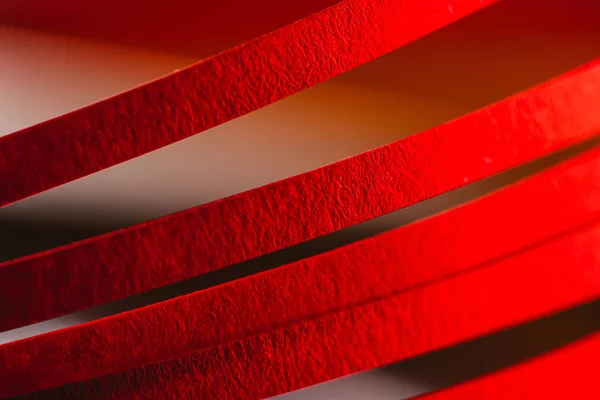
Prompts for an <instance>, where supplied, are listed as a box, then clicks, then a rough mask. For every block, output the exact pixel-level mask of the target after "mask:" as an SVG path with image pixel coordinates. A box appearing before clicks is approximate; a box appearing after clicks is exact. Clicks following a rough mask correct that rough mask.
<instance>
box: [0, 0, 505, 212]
mask: <svg viewBox="0 0 600 400" xmlns="http://www.w3.org/2000/svg"><path fill="white" fill-rule="evenodd" d="M495 1H496V0H409V1H397V0H382V1H375V2H374V1H371V0H347V1H343V2H341V3H339V4H337V5H335V6H333V7H331V8H328V9H326V10H323V11H321V12H319V13H316V14H314V15H312V16H310V17H307V18H305V19H302V20H300V21H298V22H296V23H294V24H292V25H288V26H286V27H284V28H282V29H279V30H277V31H275V32H273V33H271V34H268V35H265V36H262V37H260V38H258V39H256V40H254V41H251V42H248V43H247V44H245V45H242V46H239V47H235V48H233V49H231V50H229V51H227V52H224V53H221V54H219V55H217V56H215V57H212V58H210V59H207V60H205V61H202V62H200V63H198V64H195V65H194V66H192V67H189V68H187V69H184V70H182V71H179V72H176V73H174V74H171V75H169V76H166V77H164V78H162V79H159V80H156V81H154V82H152V83H149V84H146V85H143V86H140V87H138V88H136V89H133V90H131V91H128V92H125V93H122V94H120V95H117V96H115V97H112V98H109V99H107V100H104V101H101V102H99V103H96V104H94V105H91V106H89V107H85V108H83V109H80V110H77V111H74V112H72V113H70V114H66V115H63V116H61V117H58V118H56V119H52V120H49V121H46V122H44V123H41V124H39V125H35V126H33V127H30V128H27V129H24V130H22V131H19V132H17V133H15V134H12V135H9V136H5V137H2V138H0V182H2V185H1V186H0V206H2V205H6V204H9V203H11V202H14V201H17V200H20V199H23V198H25V197H28V196H31V195H34V194H36V193H39V192H42V191H44V190H47V189H50V188H53V187H55V186H58V185H61V184H63V183H66V182H69V181H72V180H74V179H77V178H81V177H83V176H86V175H88V174H91V173H93V172H96V171H99V170H102V169H104V168H107V167H110V166H112V165H115V164H118V163H120V162H123V161H126V160H129V159H131V158H134V157H137V156H139V155H142V154H144V153H148V152H149V151H152V150H155V149H158V148H160V147H163V146H166V145H168V144H170V143H173V142H176V141H178V140H181V139H183V138H185V137H188V136H191V135H194V134H196V133H198V132H201V131H204V130H206V129H209V128H211V127H214V126H216V125H219V124H221V123H223V122H226V121H228V120H231V119H233V118H236V117H239V116H241V115H243V114H246V113H248V112H250V111H254V110H256V109H258V108H260V107H263V106H265V105H267V104H270V103H272V102H274V101H277V100H279V99H281V98H283V97H285V96H288V95H290V94H293V93H296V92H298V91H300V90H302V89H305V88H307V87H309V86H312V85H315V84H317V83H319V82H322V81H325V80H327V79H329V78H331V77H333V76H336V75H339V74H341V73H343V72H345V71H347V70H349V69H350V68H353V67H356V66H358V65H360V64H363V63H365V62H367V61H370V60H372V59H374V58H376V57H378V56H381V55H383V54H385V53H387V52H389V51H391V50H394V49H396V48H398V47H400V46H402V45H404V44H406V43H408V42H410V41H413V40H415V39H417V38H419V37H421V36H423V35H425V34H427V33H429V32H432V31H434V30H436V29H439V28H440V27H442V26H444V25H447V24H449V23H451V22H453V21H455V20H457V19H459V18H461V17H463V16H465V15H467V14H470V13H472V12H474V11H476V10H478V9H480V8H482V7H484V6H486V5H488V4H491V3H494V2H495ZM365 38H368V40H365Z"/></svg>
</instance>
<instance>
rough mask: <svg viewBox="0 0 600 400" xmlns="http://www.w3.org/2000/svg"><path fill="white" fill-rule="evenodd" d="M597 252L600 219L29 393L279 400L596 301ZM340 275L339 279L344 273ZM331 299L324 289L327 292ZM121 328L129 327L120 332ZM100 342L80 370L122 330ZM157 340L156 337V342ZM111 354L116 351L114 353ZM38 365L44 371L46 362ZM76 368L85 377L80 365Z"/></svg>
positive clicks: (14, 386)
mask: <svg viewBox="0 0 600 400" xmlns="http://www.w3.org/2000/svg"><path fill="white" fill-rule="evenodd" d="M598 248H600V223H598V222H596V224H595V225H593V226H592V227H587V228H585V229H581V230H579V231H575V232H571V233H570V234H568V235H564V236H561V237H558V238H556V239H553V240H551V241H548V242H546V243H543V244H541V245H539V246H536V247H534V248H531V249H529V250H528V251H525V252H520V253H518V254H516V255H513V256H511V257H507V258H504V259H501V260H499V261H497V262H494V263H491V264H488V265H486V266H483V267H481V268H478V269H476V270H474V271H471V272H468V273H463V274H457V275H455V276H453V277H450V278H448V279H445V280H441V281H437V282H434V283H431V284H429V285H424V286H420V287H416V288H414V289H412V290H409V291H407V292H404V293H400V294H398V295H394V296H391V297H388V298H385V299H382V300H379V301H375V302H372V303H368V304H364V305H361V306H358V307H355V308H351V309H347V310H344V311H340V312H337V313H333V314H329V315H326V316H323V317H320V318H316V319H313V320H308V321H303V322H300V323H298V324H295V325H292V326H288V327H285V328H282V329H277V330H275V331H272V332H268V333H263V334H259V335H257V336H253V337H249V338H246V339H243V340H240V341H234V342H229V343H226V344H223V345H221V346H216V347H211V348H206V349H204V350H201V351H200V352H196V353H192V354H188V355H185V356H183V357H181V358H177V359H173V360H171V361H166V362H162V363H158V364H153V365H147V366H145V367H143V368H141V369H137V370H133V371H127V372H123V373H119V374H114V375H110V376H105V377H100V378H97V379H93V380H89V381H83V382H79V383H76V384H71V385H66V386H63V387H61V388H56V389H50V390H46V391H42V392H38V393H35V394H32V395H29V396H23V397H22V398H23V399H65V398H69V399H75V398H85V399H87V398H94V399H132V398H136V399H167V398H169V399H175V398H176V399H188V398H189V399H192V398H202V399H229V398H235V399H255V398H265V397H269V396H273V395H276V394H279V393H283V392H287V391H290V390H295V389H299V388H302V387H305V386H308V385H313V384H316V383H319V382H323V381H326V380H330V379H333V378H336V377H340V376H343V375H347V374H350V373H354V372H358V371H361V370H365V369H370V368H376V367H379V366H382V365H385V364H389V363H392V362H396V361H399V360H402V359H405V358H408V357H412V356H416V355H419V354H423V353H425V352H429V351H433V350H436V349H439V348H442V347H445V346H451V345H455V344H457V343H459V342H462V341H465V340H469V339H472V338H474V337H477V336H481V335H485V334H489V333H491V332H494V331H497V330H500V329H505V328H509V327H511V326H514V325H516V324H519V323H522V322H525V321H527V320H531V319H535V318H539V317H543V316H546V315H548V314H550V313H554V312H557V311H561V310H563V309H565V308H568V307H572V306H576V305H578V304H581V303H583V302H586V301H589V300H592V299H594V298H597V297H598V296H600V275H599V274H598V273H597V271H598V269H599V268H600V254H598ZM334 280H336V281H337V277H335V278H334ZM311 290H312V294H313V295H314V294H315V293H320V292H319V290H318V288H315V287H312V288H311ZM327 295H328V293H321V296H320V298H324V297H326V296H327ZM224 299H226V297H225V298H224ZM244 307H246V305H245V304H242V303H238V309H239V310H240V311H241V310H242V309H243V308H244ZM217 309H218V308H217ZM190 311H191V310H187V312H190ZM129 317H130V321H129V325H128V328H129V329H130V331H131V332H132V333H135V335H134V337H135V339H134V340H131V341H130V344H131V345H132V346H135V342H136V340H138V339H141V338H142V337H144V336H146V335H147V334H148V333H147V332H145V331H143V330H142V329H138V328H137V326H136V325H137V324H138V323H140V320H139V319H137V318H136V317H135V314H134V313H132V314H130V315H129ZM148 317H149V316H148ZM257 318H258V316H257ZM157 323H158V322H157ZM174 327H178V328H177V329H176V330H182V331H183V330H186V327H185V326H184V323H183V321H179V320H177V319H176V318H175V317H174V318H173V319H172V321H171V323H170V324H169V325H167V326H165V327H164V328H165V329H170V328H174ZM217 329H219V328H217ZM220 329H226V328H220ZM94 332H96V331H94V330H90V333H89V336H82V337H80V338H79V340H82V341H86V340H87V339H89V338H90V337H93V336H94V334H95V333H94ZM123 334H125V332H124V331H120V332H119V333H118V335H119V336H121V335H123ZM197 334H199V335H200V334H202V333H201V332H197ZM95 339H97V341H96V340H93V341H92V343H93V345H92V346H91V347H90V348H88V349H87V350H86V351H85V352H83V353H79V356H80V360H81V361H80V364H79V365H78V366H79V367H82V368H83V369H86V368H88V365H87V363H86V357H87V355H89V354H90V353H94V352H96V351H98V346H99V347H102V346H104V340H118V336H117V337H115V338H106V337H102V336H97V337H95ZM159 343H160V342H159V341H154V342H153V345H157V344H159ZM29 345H30V346H31V345H32V343H30V344H29ZM49 350H54V349H50V348H46V349H45V351H46V354H47V352H48V351H49ZM57 350H58V349H57ZM113 350H114V349H113ZM122 351H124V352H125V354H126V357H123V358H125V359H126V358H129V357H132V356H135V352H134V351H133V350H132V349H129V348H125V349H122ZM165 355H166V354H165ZM14 356H15V357H17V356H18V355H17V354H15V355H14ZM40 356H41V357H44V356H45V354H44V355H40ZM106 356H107V357H111V356H112V353H111V354H107V355H106ZM42 359H43V358H40V359H39V360H42ZM52 367H53V368H55V367H58V366H57V365H53V366H52ZM35 369H36V370H38V371H39V372H43V370H42V368H41V367H39V364H38V367H36V368H35ZM71 371H72V372H71V373H72V374H77V373H78V370H76V371H73V370H71ZM71 376H72V375H71ZM36 382H39V381H37V380H33V381H30V382H15V381H9V382H8V385H10V386H4V385H3V386H2V388H3V392H2V394H3V395H8V394H16V393H18V392H19V391H20V390H21V389H25V390H31V389H32V386H30V385H35V384H36ZM19 388H20V389H19Z"/></svg>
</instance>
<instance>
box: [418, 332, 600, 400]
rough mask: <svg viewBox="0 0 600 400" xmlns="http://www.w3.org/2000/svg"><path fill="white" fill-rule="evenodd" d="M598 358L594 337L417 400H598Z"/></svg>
mask: <svg viewBox="0 0 600 400" xmlns="http://www.w3.org/2000/svg"><path fill="white" fill-rule="evenodd" d="M599 357H600V333H596V334H594V335H592V336H590V337H587V338H585V339H582V340H578V341H577V342H575V343H572V344H569V345H568V346H565V347H563V348H560V349H557V350H554V351H552V352H550V353H547V354H544V355H542V356H539V357H537V358H535V359H533V360H530V361H527V362H524V363H520V364H517V365H515V366H513V367H511V368H507V369H503V370H500V371H498V372H496V373H493V374H490V375H487V376H485V377H483V378H479V379H475V380H472V381H469V382H466V383H463V384H460V385H457V386H454V387H452V388H449V389H445V390H442V391H439V392H434V393H431V394H428V395H425V396H421V397H418V399H420V400H451V399H461V400H462V399H471V400H476V399H486V400H494V399H498V400H500V399H515V398H518V399H546V400H551V399H593V398H598V397H600V386H598V358H599Z"/></svg>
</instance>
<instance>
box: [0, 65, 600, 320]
mask: <svg viewBox="0 0 600 400" xmlns="http://www.w3.org/2000/svg"><path fill="white" fill-rule="evenodd" d="M598 103H600V60H596V61H594V62H592V63H590V64H588V65H586V66H584V67H582V68H579V69H577V70H575V71H572V72H570V73H568V74H566V75H565V76H562V77H560V78H558V79H555V80H552V81H550V82H549V83H547V84H544V85H541V86H539V87H537V88H535V89H532V90H530V91H527V92H525V93H522V94H519V95H517V96H515V97H513V98H510V99H508V100H505V101H502V102H499V103H497V104H495V105H492V106H489V107H487V108H485V109H483V110H480V111H477V112H475V113H472V114H469V115H467V116H465V117H463V118H460V119H458V120H455V121H452V122H450V123H447V124H444V125H442V126H440V127H437V128H435V129H431V130H429V131H426V132H423V133H421V134H418V135H414V136H411V137H409V138H407V139H404V140H401V141H398V142H396V143H394V144H391V145H388V146H385V147H382V148H379V149H376V150H374V151H371V152H367V153H364V154H361V155H359V156H356V157H353V158H350V159H347V160H343V161H340V162H337V163H335V164H332V165H329V166H326V167H324V168H321V169H318V170H315V171H312V172H308V173H305V174H302V175H299V176H296V177H293V178H290V179H287V180H284V181H280V182H276V183H274V184H271V185H267V186H265V187H261V188H259V189H256V190H252V191H249V192H246V193H243V194H241V195H237V196H233V197H230V198H226V199H223V200H220V201H217V202H213V203H210V204H207V205H204V206H200V207H197V208H194V209H190V210H188V211H185V212H182V213H178V214H174V215H172V216H168V217H165V218H162V219H158V220H155V221H152V222H149V223H144V224H141V225H138V226H135V227H133V228H129V229H125V230H121V231H117V232H114V233H111V234H107V235H103V236H99V237H96V238H93V239H90V240H86V241H84V242H80V243H75V244H73V245H69V246H65V247H62V248H58V249H55V250H52V251H47V252H43V253H39V254H36V255H33V256H30V257H25V258H23V259H18V260H15V261H12V262H7V263H4V264H2V265H0V309H2V310H4V313H5V315H4V317H3V318H2V319H1V320H0V330H7V329H10V328H14V327H18V326H22V325H26V324H30V323H33V322H37V321H41V320H45V319H49V318H52V317H56V316H59V315H63V314H67V313H71V312H74V311H77V310H81V309H85V308H88V307H92V306H95V305H98V304H102V303H105V302H108V301H111V300H115V299H120V298H124V297H127V296H130V295H133V294H136V293H140V292H143V291H147V290H150V289H153V288H156V287H160V286H163V285H166V284H169V283H173V282H176V281H179V280H183V279H186V278H190V277H193V276H197V275H200V274H203V273H206V272H209V271H212V270H215V269H219V268H223V267H226V266H230V265H232V264H236V263H239V262H242V261H245V260H248V259H251V258H255V257H258V256H261V255H264V254H268V253H271V252H273V251H276V250H279V249H283V248H286V247H289V246H291V245H294V244H297V243H300V242H303V241H306V240H310V239H312V238H315V237H318V236H321V235H324V234H327V233H330V232H334V231H337V230H339V229H342V228H345V227H348V226H351V225H354V224H357V223H360V222H363V221H366V220H368V219H371V218H374V217H377V216H380V215H383V214H385V213H388V212H391V211H394V210H397V209H399V208H403V207H406V206H409V205H411V204H415V203H417V202H419V201H422V200H424V199H427V198H430V197H432V196H435V195H438V194H440V193H444V192H446V191H448V190H451V189H454V188H457V187H460V186H462V185H464V184H466V183H468V182H472V181H475V180H478V179H481V178H483V177H486V176H489V175H491V174H494V173H497V172H499V171H502V170H505V169H507V168H510V167H513V166H517V165H520V164H522V163H523V162H526V161H529V160H532V159H535V158H537V157H540V156H543V155H546V154H549V153H552V152H554V151H557V150H560V149H562V148H565V147H567V146H570V145H573V144H575V143H578V142H580V141H582V140H585V139H589V138H591V137H593V135H594V134H595V133H597V132H600V114H599V113H598V111H597V104H598ZM307 221H310V223H307Z"/></svg>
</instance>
